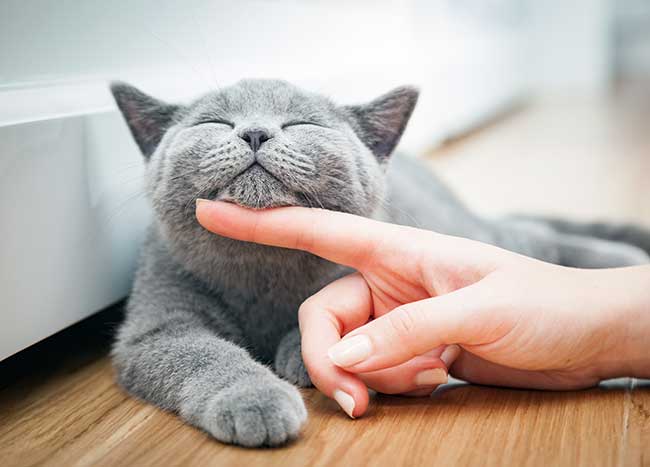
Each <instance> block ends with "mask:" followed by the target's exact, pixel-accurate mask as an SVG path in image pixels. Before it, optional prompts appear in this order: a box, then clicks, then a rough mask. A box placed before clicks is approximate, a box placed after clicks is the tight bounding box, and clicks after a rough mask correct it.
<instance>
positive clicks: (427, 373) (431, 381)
mask: <svg viewBox="0 0 650 467" xmlns="http://www.w3.org/2000/svg"><path fill="white" fill-rule="evenodd" d="M448 379H449V378H448V376H447V372H446V371H445V370H444V369H442V368H432V369H430V370H424V371H421V372H419V373H418V374H417V375H415V385H416V386H437V385H439V384H444V383H446V382H447V380H448Z"/></svg>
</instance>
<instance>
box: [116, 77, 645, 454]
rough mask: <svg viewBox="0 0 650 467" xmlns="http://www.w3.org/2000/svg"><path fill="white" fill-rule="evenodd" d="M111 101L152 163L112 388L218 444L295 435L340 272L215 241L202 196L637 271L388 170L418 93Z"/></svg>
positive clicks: (628, 256) (275, 84)
mask: <svg viewBox="0 0 650 467" xmlns="http://www.w3.org/2000/svg"><path fill="white" fill-rule="evenodd" d="M112 90H113V93H114V96H115V99H116V101H117V103H118V106H119V108H120V109H121V110H122V112H123V113H124V116H125V119H126V121H127V123H128V124H129V127H130V130H131V132H132V133H133V135H134V138H135V140H136V142H137V143H138V145H139V146H140V148H141V149H142V151H143V154H144V156H145V159H146V160H147V165H146V188H147V191H148V195H149V198H150V200H151V204H152V206H153V209H154V212H155V216H154V218H155V220H154V222H153V224H152V225H151V227H150V229H149V233H148V237H147V240H146V242H145V245H144V248H143V251H142V255H141V259H140V265H139V268H138V272H137V276H136V281H135V284H134V287H133V293H132V295H131V298H130V300H129V304H128V311H127V317H126V320H125V322H124V323H123V324H122V326H121V327H120V330H119V333H118V336H117V340H116V342H115V345H114V348H113V361H114V365H115V368H116V370H117V377H118V380H119V382H120V384H121V385H122V386H123V387H124V388H126V389H127V390H128V391H129V392H130V393H132V394H133V395H135V396H137V397H140V398H142V399H144V400H146V401H149V402H151V403H153V404H155V405H157V406H159V407H162V408H163V409H167V410H170V411H173V412H176V413H178V414H179V415H180V416H181V417H182V418H183V419H184V420H185V421H187V422H188V423H191V424H193V425H195V426H197V427H199V428H201V429H203V430H205V431H207V432H208V433H210V434H212V435H213V436H214V437H215V438H217V439H219V440H221V441H224V442H229V443H237V444H241V445H244V446H263V445H267V446H274V445H278V444H282V443H284V442H286V441H288V440H290V439H293V438H295V437H296V436H297V435H298V434H299V431H300V428H301V426H302V425H303V423H304V422H305V420H306V411H305V407H304V404H303V402H302V399H301V397H300V394H299V393H298V391H297V389H296V388H295V387H294V386H292V385H291V384H289V382H291V383H294V384H297V385H300V386H307V385H310V380H309V376H308V375H307V373H306V371H305V368H304V365H303V363H302V359H301V356H300V336H299V332H298V329H297V310H298V307H299V306H300V304H301V303H302V301H303V300H305V299H306V298H307V297H309V296H310V295H311V294H313V293H314V292H316V291H318V290H319V289H320V288H322V287H323V286H324V285H326V284H327V283H329V282H331V281H332V280H334V279H335V278H338V277H341V276H342V275H344V274H346V273H348V272H349V270H347V269H346V268H343V267H341V266H338V265H335V264H332V263H330V262H328V261H325V260H323V259H321V258H318V257H315V256H312V255H309V254H306V253H303V252H298V251H291V250H284V249H279V248H271V247H266V246H261V245H255V244H250V243H243V242H237V241H234V240H231V239H227V238H223V237H219V236H217V235H213V234H211V233H209V232H207V231H205V230H204V229H203V228H201V227H200V226H199V224H198V223H197V222H196V219H195V217H194V203H195V200H196V198H209V199H222V200H227V201H231V202H235V203H238V204H241V205H244V206H248V207H252V208H265V207H271V206H282V205H301V206H317V207H324V208H327V209H332V210H338V211H345V212H350V213H353V214H357V215H361V216H368V217H374V218H379V219H384V220H389V221H392V222H397V223H402V224H407V225H415V226H419V227H422V228H426V229H433V230H437V231H440V232H444V233H448V234H453V235H460V236H464V237H469V238H474V239H477V240H482V241H485V242H490V243H494V244H497V245H500V246H502V247H504V248H509V249H511V250H515V251H518V252H521V253H524V254H528V255H531V256H534V257H537V258H540V259H543V260H547V261H552V262H555V263H560V264H566V265H571V266H590V267H591V266H615V265H626V264H633V263H639V262H644V261H646V260H647V256H646V255H645V254H644V253H643V252H642V251H641V250H638V249H635V247H632V246H629V245H624V244H618V243H613V242H607V241H604V240H597V239H592V238H589V237H580V236H577V235H565V234H563V233H561V232H559V231H558V230H556V229H554V228H552V227H551V226H549V225H546V224H544V223H542V222H531V221H521V220H509V221H502V222H492V221H488V220H485V219H481V218H480V217H478V216H476V215H474V214H473V213H472V212H470V211H469V210H467V209H466V208H465V207H464V206H463V205H462V204H461V203H460V202H459V201H458V200H457V199H456V198H455V197H454V195H453V194H452V193H451V192H450V191H449V190H447V189H446V188H445V187H444V186H443V185H442V184H441V183H440V182H439V181H438V180H436V179H435V178H434V177H433V176H432V175H431V174H430V173H429V172H428V171H427V170H426V169H425V168H423V167H422V166H420V165H419V164H418V163H417V162H415V161H413V160H412V159H409V158H403V157H396V158H393V161H392V162H391V163H390V164H389V162H388V159H389V155H390V153H391V152H392V151H393V149H394V147H395V145H396V144H397V142H398V141H399V137H400V136H401V133H402V131H403V130H404V127H405V125H406V123H407V121H408V118H409V116H410V114H411V112H412V110H413V107H414V106H415V102H416V100H417V91H416V90H415V89H413V88H409V87H404V88H399V89H396V90H395V91H393V92H391V93H389V94H387V95H385V96H382V97H380V98H379V99H377V100H375V101H372V102H371V103H369V104H367V105H360V106H347V107H339V106H337V105H335V104H334V103H332V102H331V101H330V100H328V99H327V98H324V97H322V96H319V95H316V94H311V93H308V92H305V91H302V90H300V89H298V88H296V87H294V86H292V85H290V84H288V83H286V82H281V81H270V80H247V81H241V82H239V83H237V84H236V85H234V86H231V87H228V88H224V89H221V90H218V91H215V92H213V93H210V94H208V95H206V96H203V97H201V98H200V99H198V100H196V101H195V102H194V103H192V104H190V105H188V106H172V105H169V104H164V103H162V102H160V101H157V100H155V99H153V98H150V97H148V96H146V95H145V94H142V93H141V92H139V91H137V90H135V89H134V88H132V87H130V86H128V85H126V84H116V85H113V86H112ZM210 122H212V123H210ZM287 124H289V125H287ZM250 130H259V131H263V132H265V133H266V134H267V135H268V136H269V137H270V139H268V140H267V141H265V142H264V143H263V144H262V145H261V147H260V148H259V150H258V151H257V152H256V153H254V152H253V151H252V149H251V147H250V146H249V145H248V144H247V142H246V141H244V139H243V138H242V136H243V135H244V132H246V131H250ZM389 166H390V170H389V171H388V177H387V176H386V172H387V168H388V167H389ZM271 366H273V367H274V368H275V371H276V372H275V373H274V372H273V371H272V370H271V369H270V367H271ZM278 375H279V376H278ZM281 377H282V378H284V380H283V379H282V378H281ZM285 380H286V381H285ZM287 381H288V382H287Z"/></svg>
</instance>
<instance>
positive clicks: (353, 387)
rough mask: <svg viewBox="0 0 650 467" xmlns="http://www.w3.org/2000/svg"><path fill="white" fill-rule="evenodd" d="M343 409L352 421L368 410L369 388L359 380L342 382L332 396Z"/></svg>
mask: <svg viewBox="0 0 650 467" xmlns="http://www.w3.org/2000/svg"><path fill="white" fill-rule="evenodd" d="M331 397H332V398H333V399H334V400H335V401H336V402H337V403H338V404H339V406H340V407H341V409H342V410H343V411H344V412H345V413H346V414H347V415H348V416H349V417H350V418H352V419H354V418H357V417H361V416H362V415H363V414H364V413H365V412H366V410H368V403H369V401H370V398H369V396H368V388H366V386H365V385H364V384H363V383H362V382H361V381H360V380H358V379H357V378H354V379H349V380H348V381H345V382H342V384H340V385H339V387H337V388H336V389H334V391H333V392H332V394H331Z"/></svg>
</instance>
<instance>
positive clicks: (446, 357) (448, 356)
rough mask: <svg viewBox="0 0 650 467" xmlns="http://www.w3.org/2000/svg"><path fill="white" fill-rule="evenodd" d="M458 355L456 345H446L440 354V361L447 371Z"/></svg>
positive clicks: (458, 351) (458, 350)
mask: <svg viewBox="0 0 650 467" xmlns="http://www.w3.org/2000/svg"><path fill="white" fill-rule="evenodd" d="M459 355H460V347H459V346H458V345H456V344H452V345H448V346H447V348H446V349H445V350H443V351H442V353H441V354H440V360H442V361H443V362H444V364H445V366H446V367H447V369H449V367H450V366H452V365H453V364H454V362H455V361H456V359H457V358H458V356H459Z"/></svg>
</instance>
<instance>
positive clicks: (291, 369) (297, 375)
mask: <svg viewBox="0 0 650 467" xmlns="http://www.w3.org/2000/svg"><path fill="white" fill-rule="evenodd" d="M274 367H275V372H276V373H277V374H278V375H280V376H281V377H283V378H284V379H286V380H287V381H289V382H290V383H292V384H295V385H296V386H298V387H301V388H309V387H311V386H313V384H312V382H311V378H310V377H309V373H307V368H305V363H304V362H303V361H302V352H301V347H300V331H298V329H295V330H293V331H291V332H290V333H289V334H287V335H286V336H285V337H284V338H283V339H282V341H281V342H280V345H279V346H278V351H277V353H276V355H275V362H274Z"/></svg>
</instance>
